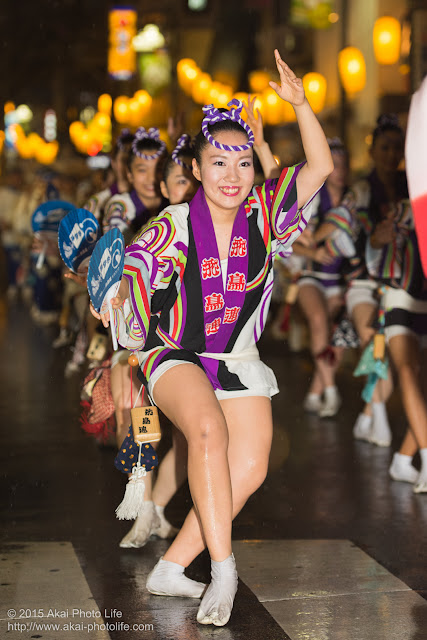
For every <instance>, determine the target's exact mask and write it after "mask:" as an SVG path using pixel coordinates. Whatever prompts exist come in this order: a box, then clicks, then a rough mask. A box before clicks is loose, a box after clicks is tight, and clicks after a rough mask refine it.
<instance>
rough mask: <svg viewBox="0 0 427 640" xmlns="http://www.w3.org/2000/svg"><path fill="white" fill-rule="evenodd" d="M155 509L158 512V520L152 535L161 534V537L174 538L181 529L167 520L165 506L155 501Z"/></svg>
mask: <svg viewBox="0 0 427 640" xmlns="http://www.w3.org/2000/svg"><path fill="white" fill-rule="evenodd" d="M154 509H155V511H156V514H157V521H156V523H155V524H154V526H153V529H152V531H151V533H152V535H153V536H159V538H174V537H175V536H176V534H177V533H178V531H179V529H177V528H176V527H174V526H173V525H171V523H170V522H168V520H166V518H165V508H164V507H159V505H158V504H155V503H154Z"/></svg>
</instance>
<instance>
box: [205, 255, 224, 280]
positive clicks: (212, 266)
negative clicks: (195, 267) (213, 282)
mask: <svg viewBox="0 0 427 640" xmlns="http://www.w3.org/2000/svg"><path fill="white" fill-rule="evenodd" d="M220 273H221V269H220V266H219V260H218V258H204V259H203V260H202V278H203V280H207V279H208V278H216V277H217V276H219V275H220Z"/></svg>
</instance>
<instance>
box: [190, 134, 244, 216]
mask: <svg viewBox="0 0 427 640" xmlns="http://www.w3.org/2000/svg"><path fill="white" fill-rule="evenodd" d="M215 140H216V141H217V142H219V143H222V144H224V145H228V146H242V145H245V144H247V142H248V137H247V135H246V133H245V132H244V131H243V130H242V131H221V132H218V133H217V134H216V135H215ZM193 173H194V175H195V177H196V178H197V180H200V182H201V183H202V185H203V190H204V192H205V197H206V201H207V203H208V206H209V209H210V211H211V213H213V212H214V211H215V212H223V213H226V212H229V213H236V212H237V210H238V208H239V206H240V205H241V204H242V202H243V201H244V200H245V199H246V197H247V195H248V193H249V191H250V190H251V187H252V185H253V182H254V161H253V151H252V149H247V150H246V151H223V150H222V149H218V148H217V147H214V146H213V145H212V144H210V143H207V144H206V145H205V146H204V147H203V149H202V151H201V154H200V163H198V162H197V160H196V159H194V160H193Z"/></svg>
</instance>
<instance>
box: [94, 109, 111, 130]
mask: <svg viewBox="0 0 427 640" xmlns="http://www.w3.org/2000/svg"><path fill="white" fill-rule="evenodd" d="M92 122H93V123H94V124H95V126H96V127H97V128H98V129H100V130H101V132H104V131H108V129H110V128H111V118H110V116H109V115H107V114H106V113H101V112H99V111H98V113H96V114H95V117H94V119H93V121H92Z"/></svg>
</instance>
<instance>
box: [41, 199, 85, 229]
mask: <svg viewBox="0 0 427 640" xmlns="http://www.w3.org/2000/svg"><path fill="white" fill-rule="evenodd" d="M74 208H75V207H74V205H73V204H71V202H65V200H49V201H48V202H44V203H43V204H41V205H40V206H39V207H37V209H36V210H35V211H34V213H33V215H32V217H31V226H32V229H33V231H34V233H40V232H46V231H51V232H53V233H58V229H59V223H60V222H61V220H62V218H65V216H66V215H67V213H69V212H70V211H72V210H73V209H74Z"/></svg>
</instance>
